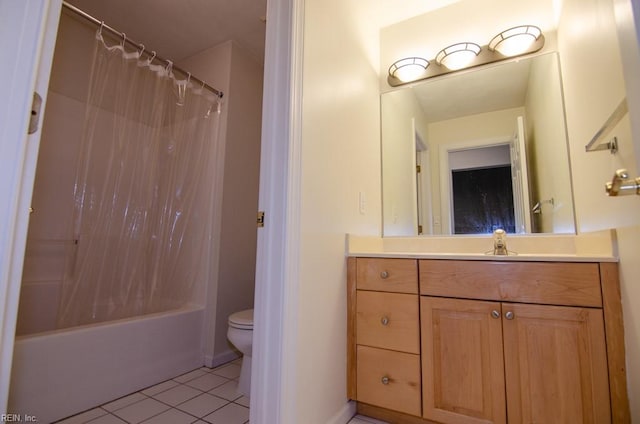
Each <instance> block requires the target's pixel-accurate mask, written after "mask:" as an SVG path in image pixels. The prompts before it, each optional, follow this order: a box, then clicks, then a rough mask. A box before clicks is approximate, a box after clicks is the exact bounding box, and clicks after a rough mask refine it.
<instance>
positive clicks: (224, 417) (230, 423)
mask: <svg viewBox="0 0 640 424" xmlns="http://www.w3.org/2000/svg"><path fill="white" fill-rule="evenodd" d="M203 419H204V420H205V421H207V422H210V423H212V424H244V423H246V422H247V420H249V408H245V407H244V406H240V405H236V404H235V403H230V404H228V405H227V406H225V407H223V408H220V409H218V410H217V411H215V412H213V413H211V414H209V415H207V416H206V417H204V418H203Z"/></svg>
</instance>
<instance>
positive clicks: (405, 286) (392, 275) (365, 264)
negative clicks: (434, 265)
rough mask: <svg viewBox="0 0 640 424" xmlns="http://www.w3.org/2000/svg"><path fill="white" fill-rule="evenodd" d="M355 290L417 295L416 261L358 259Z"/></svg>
mask: <svg viewBox="0 0 640 424" xmlns="http://www.w3.org/2000/svg"><path fill="white" fill-rule="evenodd" d="M356 268H357V270H356V273H357V276H356V280H357V283H356V284H357V288H358V289H363V290H377V291H386V292H396V293H413V294H418V263H417V260H416V259H383V258H358V260H357V265H356Z"/></svg>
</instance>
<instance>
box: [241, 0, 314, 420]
mask: <svg viewBox="0 0 640 424" xmlns="http://www.w3.org/2000/svg"><path fill="white" fill-rule="evenodd" d="M303 24H304V0H269V1H268V2H267V31H266V35H267V38H266V53H265V77H264V96H263V112H262V113H263V114H262V145H261V157H260V196H259V200H258V208H259V210H261V211H264V212H265V224H264V228H260V229H259V230H258V246H257V258H256V288H255V305H254V309H255V310H254V317H255V321H254V322H255V323H254V335H253V364H254V366H253V368H252V375H251V380H252V383H251V408H250V414H251V417H250V419H251V422H252V423H256V424H271V423H279V424H294V423H295V422H296V391H297V387H296V380H295V369H296V364H297V361H298V357H297V339H298V337H297V325H296V323H297V317H298V286H297V284H298V281H299V278H298V273H299V269H298V264H299V257H300V255H299V244H300V241H299V238H300V225H299V222H300V215H301V212H300V207H301V205H300V196H301V192H300V180H301V143H302V139H301V130H302V124H301V119H302V117H301V114H302V111H301V107H302V59H303V55H302V53H303V52H302V48H303V31H304V28H303Z"/></svg>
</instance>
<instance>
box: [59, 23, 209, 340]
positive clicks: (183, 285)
mask: <svg viewBox="0 0 640 424" xmlns="http://www.w3.org/2000/svg"><path fill="white" fill-rule="evenodd" d="M171 67H172V64H171V62H169V63H168V64H167V66H162V65H154V64H152V63H151V61H150V60H149V59H146V60H143V58H142V52H138V51H135V52H128V51H127V50H126V49H125V46H124V42H123V43H121V44H119V45H113V46H109V45H108V44H107V42H106V41H105V40H104V38H103V37H102V34H101V32H100V31H98V33H97V34H96V40H95V48H94V54H93V62H92V69H91V76H90V82H89V88H88V96H87V102H86V109H85V121H84V124H83V131H82V140H81V149H80V151H79V152H78V159H77V171H76V179H75V186H74V188H73V190H74V212H73V216H72V217H71V219H72V230H71V231H72V233H73V235H72V237H73V239H74V240H75V243H74V244H72V245H71V246H70V248H69V249H68V252H67V254H66V264H65V275H64V281H63V284H62V291H61V297H60V305H59V309H58V320H57V326H58V328H65V327H70V326H76V325H82V324H88V323H95V322H102V321H108V320H113V319H120V318H125V317H132V316H138V315H143V314H148V313H154V312H160V311H165V310H169V309H173V308H177V307H180V306H183V305H184V304H185V303H188V302H189V301H190V300H191V297H192V292H193V288H194V286H195V285H196V284H197V282H198V281H201V280H203V279H204V280H205V281H206V279H207V273H208V268H207V267H208V263H209V261H208V260H207V259H208V257H207V255H208V254H209V245H210V241H211V240H210V237H209V235H210V234H211V231H210V230H211V226H212V219H213V216H212V203H213V200H212V199H213V193H212V189H211V187H212V186H213V170H212V169H211V165H212V164H213V160H212V157H213V155H216V154H217V150H218V143H219V142H218V125H219V114H220V107H221V104H220V98H219V97H218V96H217V95H215V94H213V93H212V92H210V91H209V90H206V89H204V88H203V87H200V86H199V85H194V84H193V83H192V82H191V81H190V78H189V77H188V78H186V79H185V80H178V79H177V78H176V76H175V75H174V73H173V72H172V69H171Z"/></svg>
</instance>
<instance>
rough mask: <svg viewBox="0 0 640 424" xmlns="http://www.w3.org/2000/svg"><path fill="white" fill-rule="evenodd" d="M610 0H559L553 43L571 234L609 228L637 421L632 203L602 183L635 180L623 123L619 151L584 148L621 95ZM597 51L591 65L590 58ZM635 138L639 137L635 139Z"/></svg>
mask: <svg viewBox="0 0 640 424" xmlns="http://www.w3.org/2000/svg"><path fill="white" fill-rule="evenodd" d="M613 13H614V11H613V2H612V1H611V0H565V2H564V9H563V14H562V18H561V21H560V27H559V29H558V45H559V49H560V54H561V64H562V72H563V84H564V89H565V98H566V109H567V127H568V133H569V144H570V155H571V165H572V176H573V183H574V191H575V203H576V214H577V221H578V231H579V232H581V233H583V232H589V231H594V230H599V229H604V228H615V229H616V231H617V234H618V249H619V255H620V273H621V275H620V277H621V285H622V303H623V313H624V323H625V343H626V348H627V352H626V355H627V378H628V388H629V399H630V401H631V409H632V417H633V420H634V421H637V420H640V364H639V363H638V361H637V358H638V357H640V312H639V311H638V308H637V307H636V303H637V299H638V298H640V284H639V280H638V275H640V268H639V266H638V263H639V262H640V261H639V260H638V259H639V256H638V252H640V237H639V236H638V234H639V231H640V201H639V199H638V198H637V196H628V197H618V198H609V197H607V196H606V195H605V193H604V183H605V182H606V181H609V180H610V179H611V176H612V175H613V173H614V172H615V170H616V169H618V168H627V169H628V170H629V172H630V174H631V175H632V176H635V175H637V170H636V166H635V163H636V159H635V156H634V154H633V143H632V139H631V131H630V125H629V119H628V117H626V118H625V119H623V120H622V121H621V122H620V124H619V125H618V126H617V127H616V128H615V129H614V130H613V131H612V132H611V133H610V134H608V135H607V138H606V139H605V140H608V137H612V136H614V135H615V136H617V138H618V141H619V143H620V150H619V152H618V153H617V154H615V155H611V154H610V153H608V152H607V151H604V152H591V153H586V152H585V149H584V146H585V145H586V144H587V143H588V142H589V140H590V139H591V138H592V137H593V135H594V134H595V132H596V131H597V130H598V129H599V127H600V126H601V125H602V123H604V121H605V120H606V119H607V118H608V116H609V115H610V114H611V112H612V111H613V110H614V109H615V107H616V106H617V105H618V103H619V102H620V100H621V99H622V98H623V97H624V96H625V84H624V81H623V78H622V67H621V61H620V51H619V49H618V40H617V36H616V25H615V20H614V15H613ZM595 52H597V60H594V58H595V56H594V55H595V54H596V53H595ZM635 137H640V134H635Z"/></svg>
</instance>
